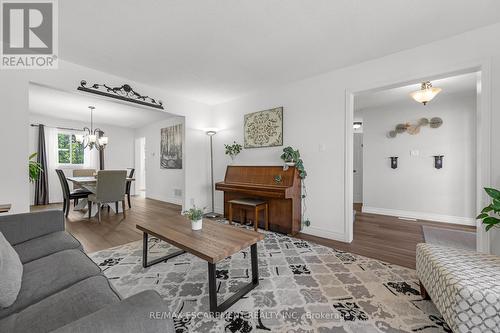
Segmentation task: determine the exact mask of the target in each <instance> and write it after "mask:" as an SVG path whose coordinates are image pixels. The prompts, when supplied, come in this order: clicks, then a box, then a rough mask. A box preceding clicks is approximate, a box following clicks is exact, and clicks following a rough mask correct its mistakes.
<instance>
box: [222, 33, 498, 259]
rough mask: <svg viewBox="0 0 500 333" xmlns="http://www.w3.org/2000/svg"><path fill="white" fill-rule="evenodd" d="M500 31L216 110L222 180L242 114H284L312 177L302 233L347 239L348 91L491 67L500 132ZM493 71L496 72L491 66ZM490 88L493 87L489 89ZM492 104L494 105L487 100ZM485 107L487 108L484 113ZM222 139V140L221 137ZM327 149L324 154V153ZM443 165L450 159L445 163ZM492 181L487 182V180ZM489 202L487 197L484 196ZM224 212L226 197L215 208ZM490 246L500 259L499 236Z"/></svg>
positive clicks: (275, 154) (246, 155)
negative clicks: (280, 110)
mask: <svg viewBox="0 0 500 333" xmlns="http://www.w3.org/2000/svg"><path fill="white" fill-rule="evenodd" d="M499 35H500V24H496V25H492V26H489V27H485V28H482V29H478V30H474V31H470V32H466V33H464V34H461V35H457V36H455V37H452V38H448V39H444V40H441V41H438V42H434V43H431V44H427V45H424V46H421V47H417V48H414V49H411V50H407V51H403V52H399V53H395V54H392V55H389V56H387V57H383V58H379V59H376V60H372V61H369V62H365V63H362V64H358V65H355V66H351V67H347V68H344V69H340V70H336V71H332V72H329V73H325V74H322V75H318V76H315V77H312V78H308V79H305V80H302V81H299V82H294V83H291V84H288V85H284V86H281V87H276V88H274V89H266V91H262V92H259V93H255V94H251V95H248V96H245V97H242V98H239V99H237V100H234V101H230V102H228V103H224V104H221V105H217V106H215V107H214V115H215V119H216V120H217V121H216V123H215V124H214V126H216V127H219V128H223V129H225V131H224V132H221V135H220V136H219V137H217V139H216V141H215V142H216V153H217V155H216V170H217V180H220V179H222V177H223V173H224V169H225V166H226V164H227V162H228V159H227V158H225V157H224V155H223V143H225V142H226V143H227V142H231V141H232V140H233V139H236V140H238V141H241V140H242V128H243V115H244V114H246V113H249V112H254V111H258V110H265V109H269V108H272V107H276V106H283V107H284V126H285V133H284V143H285V145H293V146H295V147H297V148H298V149H300V152H301V154H302V157H303V159H304V163H305V166H306V169H307V170H308V178H307V184H308V188H309V190H308V193H309V198H308V211H309V215H310V219H311V223H312V224H311V227H309V228H305V230H304V232H306V233H310V234H315V235H318V236H322V237H329V238H333V239H339V240H346V239H347V238H346V235H347V232H346V230H347V228H348V226H347V224H346V223H345V221H344V205H345V203H344V199H345V196H344V193H345V188H344V172H345V170H344V167H345V154H346V152H345V151H344V146H345V112H344V111H345V108H346V91H362V90H369V89H374V88H377V87H382V86H386V85H389V84H395V83H404V82H408V81H417V80H420V79H423V78H427V77H433V76H435V75H436V74H437V73H443V74H444V73H447V72H453V71H456V70H457V69H460V68H469V67H475V66H479V65H481V64H487V65H488V66H486V67H485V70H487V71H488V73H486V74H487V75H485V77H486V79H487V80H490V78H491V88H492V89H491V91H492V95H491V109H492V110H495V111H494V112H492V126H494V127H495V126H496V125H500V113H499V112H497V110H498V109H500V95H498V94H497V93H495V92H497V91H499V90H500V44H498V43H494V42H493V41H494V40H496V39H497V38H498V36H499ZM489 66H491V68H490V67H489ZM487 83H490V82H487ZM487 102H488V103H489V102H490V101H489V100H488V101H487ZM486 107H487V106H486ZM223 133H224V135H223ZM498 133H499V132H498V131H492V138H491V142H490V144H491V148H492V149H491V151H486V152H485V154H491V160H492V163H491V166H490V167H491V184H492V185H493V186H500V137H499V135H500V134H498ZM321 145H324V148H325V150H324V151H323V150H322V149H320V147H321ZM279 152H280V149H279V148H272V149H267V148H266V149H252V150H244V151H243V152H242V154H241V158H240V161H239V162H243V163H273V162H274V163H276V162H279ZM445 163H447V162H446V160H445ZM485 177H487V175H486V176H485ZM483 200H484V202H486V197H483ZM221 205H222V202H221V196H220V195H218V197H217V206H218V207H220V206H221ZM498 238H499V239H497V242H496V244H495V242H492V247H493V248H494V250H495V251H497V252H498V253H500V242H499V241H500V235H499V236H498Z"/></svg>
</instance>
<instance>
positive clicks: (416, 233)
mask: <svg viewBox="0 0 500 333" xmlns="http://www.w3.org/2000/svg"><path fill="white" fill-rule="evenodd" d="M54 208H57V209H61V204H52V205H48V206H37V207H32V211H37V210H45V209H54ZM356 208H359V207H356ZM180 212H181V207H180V206H177V205H173V204H169V203H165V202H161V201H157V200H153V199H145V198H142V197H139V196H136V197H132V209H130V210H127V217H126V218H125V219H123V215H122V214H114V213H113V212H111V213H109V215H108V213H107V210H103V214H102V222H101V223H100V224H99V223H98V222H97V218H92V219H91V220H89V219H87V216H86V215H85V214H84V213H83V212H78V211H73V210H72V211H70V214H69V217H68V218H67V219H66V230H67V231H69V232H70V233H71V234H73V235H74V236H75V237H76V238H77V239H78V240H79V241H80V242H81V243H82V244H83V246H84V248H85V251H86V252H88V253H90V252H95V251H99V250H103V249H107V248H110V247H114V246H118V245H122V244H126V243H129V242H132V241H136V240H140V239H142V233H141V232H140V231H139V230H138V229H136V227H135V225H136V223H138V222H142V221H151V220H159V221H161V220H162V219H165V218H179V219H182V218H183V217H181V215H180ZM423 225H431V226H437V227H440V228H445V229H455V230H457V229H458V230H468V231H475V227H469V226H460V225H454V224H447V223H439V222H430V221H418V222H414V221H404V220H400V219H398V218H396V217H391V216H383V215H376V214H366V213H361V212H357V213H356V221H355V223H354V240H353V242H352V243H351V244H347V243H343V242H338V241H334V240H331V239H326V238H320V237H316V236H311V235H307V234H303V233H299V234H298V235H297V238H301V239H304V240H308V241H311V242H315V243H318V244H321V245H324V246H328V247H332V248H335V249H338V250H342V251H348V252H352V253H356V254H360V255H364V256H367V257H370V258H375V259H379V260H383V261H386V262H389V263H393V264H398V265H401V266H405V267H410V268H415V248H416V245H417V243H420V242H423V241H424V239H423V233H422V226H423Z"/></svg>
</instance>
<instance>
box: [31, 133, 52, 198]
mask: <svg viewBox="0 0 500 333" xmlns="http://www.w3.org/2000/svg"><path fill="white" fill-rule="evenodd" d="M36 160H37V162H38V163H40V165H41V166H42V172H40V178H38V180H37V181H35V202H34V204H35V205H48V204H49V177H48V170H47V150H46V149H45V126H44V125H38V154H37V157H36Z"/></svg>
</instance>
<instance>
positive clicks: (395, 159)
mask: <svg viewBox="0 0 500 333" xmlns="http://www.w3.org/2000/svg"><path fill="white" fill-rule="evenodd" d="M389 158H390V159H391V169H396V168H397V167H398V157H397V156H391V157H389Z"/></svg>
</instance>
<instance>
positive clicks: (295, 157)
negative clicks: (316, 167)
mask: <svg viewBox="0 0 500 333" xmlns="http://www.w3.org/2000/svg"><path fill="white" fill-rule="evenodd" d="M280 157H281V159H282V160H283V162H285V165H284V166H283V170H287V169H288V168H289V167H291V166H295V169H297V171H298V172H299V177H300V179H302V182H301V184H302V194H301V196H302V197H301V198H302V224H303V225H305V226H307V227H308V226H310V225H311V221H310V220H309V218H307V217H306V215H305V214H306V210H307V206H306V200H305V199H306V197H307V189H306V183H305V179H306V177H307V171H306V168H305V167H304V161H302V158H300V152H299V150H298V149H293V148H292V147H290V146H288V147H285V148H283V154H281V156H280Z"/></svg>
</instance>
